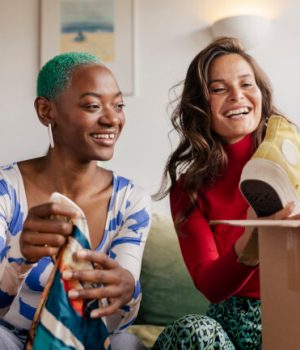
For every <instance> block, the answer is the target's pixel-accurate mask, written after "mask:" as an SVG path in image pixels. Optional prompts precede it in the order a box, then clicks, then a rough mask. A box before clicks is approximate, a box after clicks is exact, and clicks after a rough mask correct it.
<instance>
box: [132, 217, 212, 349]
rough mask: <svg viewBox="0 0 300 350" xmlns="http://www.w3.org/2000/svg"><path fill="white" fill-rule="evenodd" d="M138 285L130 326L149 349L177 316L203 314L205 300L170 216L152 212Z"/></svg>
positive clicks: (204, 311) (205, 304) (205, 305)
mask: <svg viewBox="0 0 300 350" xmlns="http://www.w3.org/2000/svg"><path fill="white" fill-rule="evenodd" d="M141 284H142V290H143V298H142V303H141V307H140V311H139V314H138V317H137V319H136V321H135V323H134V325H132V326H131V327H130V332H131V333H133V334H135V335H137V336H138V337H139V338H140V339H141V340H142V341H143V342H144V344H145V346H146V347H147V348H149V349H151V346H152V345H153V343H154V342H155V340H156V338H157V336H158V334H159V333H160V332H161V331H162V330H163V328H164V327H165V326H166V325H168V324H170V323H171V322H172V321H174V320H176V319H178V318H179V317H181V316H183V315H186V314H190V313H197V314H205V313H206V310H207V308H208V301H207V300H206V299H205V297H204V296H202V295H201V294H200V292H199V291H198V290H197V289H196V287H195V286H194V284H193V282H192V279H191V277H190V275H189V273H188V271H187V269H186V267H185V264H184V262H183V259H182V256H181V252H180V248H179V244H178V240H177V237H176V232H175V229H174V226H173V223H172V220H171V218H170V217H168V216H165V215H159V214H154V215H153V217H152V224H151V228H150V232H149V236H148V240H147V243H146V246H145V251H144V256H143V262H142V270H141Z"/></svg>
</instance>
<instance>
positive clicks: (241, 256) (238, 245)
mask: <svg viewBox="0 0 300 350" xmlns="http://www.w3.org/2000/svg"><path fill="white" fill-rule="evenodd" d="M294 208H295V204H294V203H293V202H290V203H288V204H287V205H286V206H285V207H284V208H283V209H281V210H279V211H278V212H276V213H274V214H272V215H270V216H266V217H260V218H259V219H260V220H287V219H290V220H299V219H300V214H297V215H293V216H292V213H293V210H294ZM255 218H256V215H255V213H254V211H253V209H252V208H251V207H250V208H249V210H248V215H247V219H255ZM257 232H258V231H257V228H253V227H246V228H245V231H244V233H243V234H242V235H241V237H240V238H239V239H238V240H237V241H236V242H235V245H234V250H235V253H236V255H237V257H238V261H239V262H241V263H243V264H244V265H246V266H256V265H258V263H259V260H258V259H259V258H258V238H257Z"/></svg>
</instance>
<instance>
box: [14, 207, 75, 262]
mask: <svg viewBox="0 0 300 350" xmlns="http://www.w3.org/2000/svg"><path fill="white" fill-rule="evenodd" d="M73 217H76V211H74V210H73V209H70V208H67V207H66V206H63V205H61V204H59V203H45V204H41V205H38V206H36V207H33V208H31V209H29V211H28V215H27V218H26V220H25V222H24V226H23V232H22V234H21V238H20V249H21V252H22V254H23V256H24V257H25V259H26V260H27V261H29V262H35V261H38V260H39V259H41V258H42V257H44V256H56V255H57V253H58V251H59V249H60V248H61V247H62V246H63V245H64V244H65V243H66V240H67V237H68V235H70V234H71V232H72V226H73V224H72V222H71V219H72V218H73Z"/></svg>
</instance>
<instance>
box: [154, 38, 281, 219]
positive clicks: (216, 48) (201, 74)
mask: <svg viewBox="0 0 300 350" xmlns="http://www.w3.org/2000/svg"><path fill="white" fill-rule="evenodd" d="M230 54H238V55H240V56H241V57H243V58H244V59H245V60H246V61H247V62H248V64H249V65H250V66H251V68H252V69H253V72H254V76H255V80H256V83H257V85H258V87H259V89H260V91H261V94H262V116H261V121H260V123H259V125H258V127H257V129H256V130H255V131H254V133H253V140H254V149H256V148H257V146H258V145H259V144H260V143H261V141H262V139H263V137H264V134H265V130H266V124H267V121H268V118H269V117H270V116H271V115H272V114H280V113H279V112H278V111H277V109H276V108H275V107H274V106H273V101H272V88H271V85H270V83H269V80H268V78H267V76H266V74H265V73H264V72H263V70H262V69H261V68H260V67H259V65H258V64H257V63H256V61H255V60H254V58H253V57H251V56H250V55H249V54H247V53H246V52H245V50H244V49H243V47H242V46H241V44H240V42H239V41H238V40H237V39H235V38H229V37H222V38H219V39H216V40H215V41H213V42H212V43H211V44H210V45H208V46H207V47H206V48H204V49H203V50H202V51H200V52H199V53H198V54H197V55H196V57H195V58H194V59H193V61H192V62H191V64H190V66H189V68H188V71H187V74H186V78H185V80H184V82H183V90H182V94H181V96H180V97H179V98H178V99H177V101H176V103H177V104H176V107H175V109H174V110H173V113H172V115H171V122H172V125H173V127H174V129H175V130H176V131H177V132H178V134H179V144H178V146H177V148H176V149H175V151H174V152H173V153H172V154H171V155H170V157H169V159H168V161H167V164H166V167H165V170H164V174H163V179H162V184H161V187H160V190H159V191H158V193H157V194H156V195H155V196H154V198H155V199H162V198H163V197H165V196H166V195H167V194H168V193H169V192H170V190H171V189H172V187H173V186H174V184H175V183H176V181H177V180H178V178H179V177H180V176H181V175H183V174H184V176H182V186H183V188H184V190H185V191H186V193H187V194H188V196H189V198H190V201H191V206H190V207H189V208H186V210H185V211H184V212H183V213H181V216H180V217H179V218H177V219H178V220H177V219H176V220H175V224H176V222H177V224H178V223H180V222H182V221H184V219H185V218H187V217H188V215H189V214H190V212H191V210H192V209H193V208H194V207H195V205H196V201H197V192H198V190H199V189H200V188H201V187H202V186H203V185H204V184H205V185H211V184H213V183H214V181H215V180H216V178H217V176H218V175H220V174H221V173H222V171H224V169H225V168H226V165H227V155H226V153H225V151H224V148H223V144H224V142H223V141H222V139H221V138H220V136H218V135H217V134H216V133H214V132H213V131H212V129H211V110H210V97H209V89H208V74H209V69H210V65H211V63H212V62H213V60H214V59H215V58H216V57H220V56H222V55H230ZM177 86H178V85H175V86H174V87H173V88H176V87H177Z"/></svg>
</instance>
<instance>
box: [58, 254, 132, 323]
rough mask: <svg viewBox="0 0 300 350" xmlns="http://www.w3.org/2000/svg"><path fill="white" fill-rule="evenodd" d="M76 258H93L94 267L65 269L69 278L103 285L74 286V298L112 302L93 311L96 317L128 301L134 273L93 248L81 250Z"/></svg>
mask: <svg viewBox="0 0 300 350" xmlns="http://www.w3.org/2000/svg"><path fill="white" fill-rule="evenodd" d="M74 254H75V256H74V259H78V260H85V261H90V262H92V263H93V265H94V266H95V269H94V270H82V271H71V270H66V271H64V272H63V274H62V277H63V278H64V279H65V280H72V279H73V280H79V281H81V282H90V283H95V284H97V285H99V287H95V288H92V289H80V290H77V289H71V290H70V291H69V293H68V296H69V298H70V299H90V300H92V299H99V300H101V299H105V298H106V299H107V300H108V305H107V306H103V307H101V308H99V309H95V310H93V311H92V312H91V317H92V318H97V317H102V316H108V315H111V314H113V313H114V312H116V311H117V310H118V309H119V308H120V307H122V306H123V305H125V304H127V303H128V302H129V301H130V300H131V299H132V297H133V292H134V285H135V281H134V278H133V276H132V274H131V273H130V272H129V271H128V270H126V269H123V268H122V267H121V266H120V264H119V263H118V262H117V261H115V260H113V259H111V258H110V257H108V256H107V255H106V254H104V253H100V252H95V251H92V250H80V251H78V252H76V253H74Z"/></svg>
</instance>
